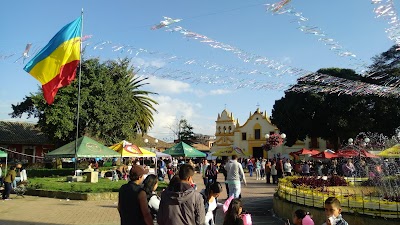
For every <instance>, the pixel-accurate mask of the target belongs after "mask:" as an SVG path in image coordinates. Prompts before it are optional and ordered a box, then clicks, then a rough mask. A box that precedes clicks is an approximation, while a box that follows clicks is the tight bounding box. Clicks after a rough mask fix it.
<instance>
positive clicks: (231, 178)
mask: <svg viewBox="0 0 400 225" xmlns="http://www.w3.org/2000/svg"><path fill="white" fill-rule="evenodd" d="M225 169H226V171H227V178H226V183H227V184H228V187H229V194H230V195H231V196H232V195H233V197H234V198H239V196H240V192H241V184H240V181H241V180H243V183H244V185H247V182H246V177H245V175H244V172H243V168H242V165H240V163H238V161H237V156H236V155H233V156H232V160H230V161H229V162H228V163H227V164H226V165H225Z"/></svg>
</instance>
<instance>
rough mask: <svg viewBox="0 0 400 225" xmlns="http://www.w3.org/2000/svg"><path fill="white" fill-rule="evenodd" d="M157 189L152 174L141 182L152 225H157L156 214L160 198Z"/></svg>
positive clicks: (155, 178)
mask: <svg viewBox="0 0 400 225" xmlns="http://www.w3.org/2000/svg"><path fill="white" fill-rule="evenodd" d="M157 187H158V178H157V177H156V175H154V174H150V175H148V176H147V177H146V179H144V181H143V190H144V191H145V192H146V195H147V202H148V207H149V210H150V213H151V216H152V218H153V224H157V213H158V209H159V208H160V200H161V199H160V197H159V196H158V195H157V193H156V190H157Z"/></svg>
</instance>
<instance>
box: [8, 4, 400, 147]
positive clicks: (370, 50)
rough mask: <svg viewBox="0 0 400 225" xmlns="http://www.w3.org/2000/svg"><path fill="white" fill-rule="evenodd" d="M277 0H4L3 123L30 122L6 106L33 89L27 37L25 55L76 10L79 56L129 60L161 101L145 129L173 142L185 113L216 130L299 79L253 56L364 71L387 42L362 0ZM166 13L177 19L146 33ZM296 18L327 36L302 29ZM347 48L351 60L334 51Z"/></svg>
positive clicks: (269, 104)
mask: <svg viewBox="0 0 400 225" xmlns="http://www.w3.org/2000/svg"><path fill="white" fill-rule="evenodd" d="M277 2H279V0H274V1H271V0H263V1H261V0H246V1H244V0H241V1H240V0H229V1H228V0H220V1H211V0H203V1H184V0H175V1H154V0H147V1H133V0H121V1H106V0H96V1H89V0H88V1H82V0H81V1H77V0H70V1H67V2H65V1H64V2H61V1H49V0H40V1H6V2H4V3H2V7H1V8H0V28H1V29H2V31H3V32H2V35H1V36H0V81H1V88H0V120H3V121H29V122H35V121H36V120H35V119H34V118H26V116H25V117H23V118H17V119H15V118H11V117H10V116H9V113H11V112H12V108H11V104H17V103H19V102H22V101H23V99H24V97H25V96H27V95H29V94H30V93H34V92H36V91H37V90H38V89H39V88H40V87H39V84H40V83H39V82H38V81H37V80H35V79H34V78H33V77H32V76H30V75H29V74H28V73H26V72H25V71H24V70H23V67H24V65H25V64H26V63H27V62H28V61H29V57H28V58H26V59H25V58H23V57H22V55H23V52H24V50H25V46H26V45H27V43H32V47H31V49H30V51H29V54H28V55H29V56H30V57H32V56H33V54H34V53H35V52H37V51H38V50H40V48H41V47H44V46H45V45H46V44H47V42H48V41H49V40H50V39H51V38H52V37H53V36H54V35H55V34H56V33H57V32H58V31H59V30H60V29H61V28H62V27H63V26H64V25H66V24H67V23H69V22H71V21H73V20H74V19H76V18H77V17H79V16H80V14H81V10H82V8H83V21H84V22H83V24H84V25H83V36H86V37H87V39H86V40H85V42H84V46H85V55H84V56H83V57H84V58H86V59H87V58H91V57H98V58H100V59H101V60H117V59H118V58H124V57H128V58H130V59H131V60H132V66H133V67H134V68H137V69H138V70H139V72H138V75H139V76H143V77H149V80H148V81H149V84H148V85H146V86H144V88H143V89H146V90H148V91H153V92H156V93H158V95H155V96H152V97H153V98H154V99H155V100H156V101H157V102H158V103H159V104H158V105H156V109H157V111H158V113H155V114H154V119H155V120H154V127H153V128H152V129H151V130H150V132H149V135H151V136H153V137H156V138H158V139H160V140H164V141H172V140H173V133H172V131H171V129H170V128H171V127H174V124H176V122H177V120H179V119H181V118H185V119H187V120H188V122H189V123H190V124H191V125H192V126H193V127H194V132H195V133H201V134H207V135H213V134H214V133H215V121H216V119H217V116H218V113H221V112H222V111H223V110H224V109H227V110H228V111H229V112H232V113H233V115H234V117H235V118H238V119H239V122H240V124H243V123H244V122H245V121H246V119H247V118H248V117H249V113H250V112H254V111H255V110H256V109H257V107H259V108H260V110H261V111H266V112H267V114H268V115H271V110H272V108H273V105H274V103H275V101H276V100H279V99H280V98H282V97H283V96H284V91H285V90H286V89H287V88H288V87H289V85H292V84H295V83H296V79H297V78H298V75H296V74H285V73H284V69H282V68H276V67H273V68H271V65H272V63H269V64H264V65H256V63H255V61H256V59H258V58H260V57H264V58H267V59H269V60H273V62H275V63H276V64H275V65H286V66H290V67H292V68H299V69H302V70H305V71H316V70H318V69H320V68H327V67H340V68H351V69H357V70H362V66H361V67H360V65H363V66H364V67H365V66H366V65H368V64H369V63H370V62H371V58H372V57H373V56H375V55H377V54H380V53H382V52H384V51H386V50H388V49H389V48H390V47H391V46H392V45H393V44H394V42H393V41H391V40H389V38H388V34H387V33H386V32H385V29H387V28H389V27H390V25H389V24H388V23H387V22H388V21H387V20H384V19H382V18H381V17H380V18H376V14H375V13H374V11H373V10H374V7H375V6H376V5H373V4H371V1H369V0H352V1H349V0H336V1H331V0H307V1H299V0H292V1H289V2H288V4H287V5H286V6H285V7H292V12H293V11H295V12H297V13H298V14H297V16H294V15H293V14H288V13H283V14H276V13H272V12H271V11H267V10H266V5H265V4H273V3H277ZM394 3H395V4H399V3H400V1H394ZM283 9H285V8H282V10H283ZM278 12H279V11H278ZM300 15H301V16H300ZM164 16H166V17H170V18H173V19H182V21H180V22H178V23H175V24H171V25H170V26H169V27H168V28H162V29H156V30H152V29H151V27H153V26H154V25H156V24H158V23H160V21H161V20H163V17H164ZM300 18H307V19H308V20H307V21H305V22H304V21H303V22H302V21H301V20H299V19H300ZM299 22H301V23H300V24H299ZM302 25H307V26H308V28H310V27H313V28H314V30H318V31H320V32H323V33H324V34H325V36H324V37H321V36H317V35H315V34H310V33H307V32H304V31H301V30H300V28H301V26H302ZM176 26H181V27H182V29H185V31H190V32H194V33H196V34H200V35H204V36H207V37H208V38H209V39H208V40H213V43H219V46H220V45H222V43H223V44H225V46H226V45H229V46H231V47H233V48H234V49H236V50H238V49H239V50H240V52H241V53H243V54H245V55H246V56H250V58H247V59H248V60H247V61H246V60H244V58H243V57H239V56H238V54H235V51H232V50H226V49H221V48H218V46H215V45H214V47H211V46H210V45H209V44H210V43H205V42H201V40H202V39H201V38H200V39H199V38H197V39H195V38H190V37H189V38H187V37H185V36H184V35H182V33H181V32H177V31H175V32H172V31H169V30H168V29H173V28H175V27H176ZM320 38H326V39H334V40H335V41H336V42H338V43H339V44H340V46H341V47H342V49H345V50H346V51H345V50H342V51H335V50H332V49H330V47H328V46H327V45H325V44H326V42H324V41H321V40H319V39H320ZM217 45H218V44H217ZM236 52H237V51H236ZM344 52H351V53H352V54H354V55H355V56H356V57H352V56H340V54H339V53H344ZM243 54H242V55H243ZM269 62H272V61H269ZM268 65H269V66H270V67H268ZM360 68H361V69H360ZM260 84H262V86H260ZM71 110H75V109H71Z"/></svg>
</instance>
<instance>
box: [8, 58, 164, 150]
mask: <svg viewBox="0 0 400 225" xmlns="http://www.w3.org/2000/svg"><path fill="white" fill-rule="evenodd" d="M81 77H82V78H81V79H82V81H81V109H80V119H79V136H82V135H89V136H91V137H93V138H95V139H98V140H101V141H102V142H103V143H105V144H113V143H115V142H118V141H120V140H122V139H127V140H129V139H133V138H134V137H135V135H136V134H137V133H139V132H142V133H146V132H147V131H148V129H149V128H150V127H152V125H153V112H156V110H155V108H154V107H153V106H154V105H155V104H157V102H156V101H154V100H153V99H151V98H150V95H152V94H155V93H153V92H149V91H145V90H143V88H144V85H146V84H147V83H145V81H146V79H147V78H144V79H143V78H140V77H138V76H136V74H135V72H134V70H133V68H132V67H131V66H130V61H129V60H128V59H121V60H119V61H106V62H100V61H99V59H89V60H85V61H83V63H82V76H81ZM77 96H78V79H75V80H74V81H73V82H72V83H71V85H69V86H67V87H64V88H61V89H60V90H59V91H58V93H57V95H56V97H55V101H54V103H53V104H52V105H47V103H46V102H45V100H44V98H43V93H42V90H41V89H39V91H38V92H37V93H34V94H32V93H31V94H30V95H29V96H26V97H25V98H24V101H23V102H21V103H18V104H16V105H12V109H13V112H12V113H11V116H12V117H13V118H15V117H22V116H23V115H27V117H28V118H29V117H35V118H38V120H39V121H38V127H39V128H40V129H41V130H42V131H43V132H44V133H45V134H47V135H48V136H49V137H50V138H51V139H52V140H53V141H55V143H57V144H59V145H61V144H64V143H67V142H70V141H72V140H74V139H75V135H76V133H75V132H76V106H77ZM24 113H26V114H24Z"/></svg>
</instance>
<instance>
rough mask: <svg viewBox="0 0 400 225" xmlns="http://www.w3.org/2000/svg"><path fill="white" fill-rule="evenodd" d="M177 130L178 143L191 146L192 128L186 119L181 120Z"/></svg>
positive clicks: (192, 138)
mask: <svg viewBox="0 0 400 225" xmlns="http://www.w3.org/2000/svg"><path fill="white" fill-rule="evenodd" d="M179 128H180V129H179V135H178V136H179V141H183V142H185V143H186V144H188V145H192V144H193V141H194V133H193V126H192V125H190V124H189V123H188V121H187V120H186V119H181V120H180V121H179Z"/></svg>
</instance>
